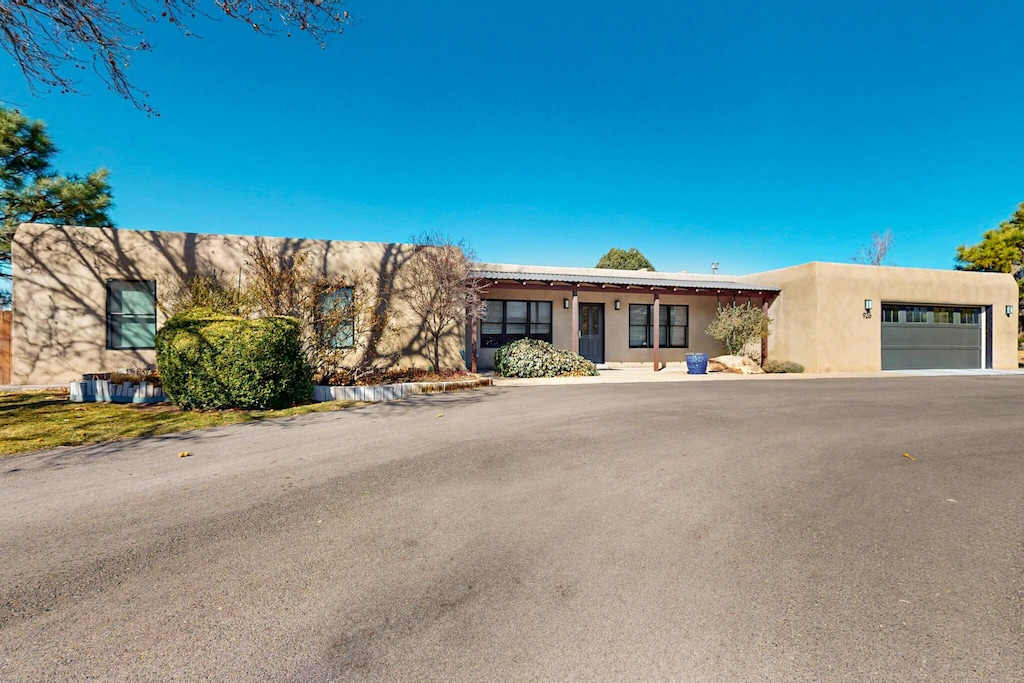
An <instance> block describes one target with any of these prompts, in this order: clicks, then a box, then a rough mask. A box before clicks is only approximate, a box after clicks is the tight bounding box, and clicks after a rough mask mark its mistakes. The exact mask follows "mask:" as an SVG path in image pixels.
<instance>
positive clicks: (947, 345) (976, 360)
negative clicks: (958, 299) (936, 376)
mask: <svg viewBox="0 0 1024 683" xmlns="http://www.w3.org/2000/svg"><path fill="white" fill-rule="evenodd" d="M981 332H982V315H981V309H980V308H972V307H964V306H923V305H919V304H885V303H883V304H882V369H883V370H920V369H926V368H980V367H981V361H982V353H981V348H982V334H981Z"/></svg>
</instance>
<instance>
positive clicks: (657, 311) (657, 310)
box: [654, 292, 661, 372]
mask: <svg viewBox="0 0 1024 683" xmlns="http://www.w3.org/2000/svg"><path fill="white" fill-rule="evenodd" d="M660 348H661V295H660V294H659V293H658V292H655V293H654V371H655V372H658V371H659V370H661V363H659V362H658V350H659V349H660Z"/></svg>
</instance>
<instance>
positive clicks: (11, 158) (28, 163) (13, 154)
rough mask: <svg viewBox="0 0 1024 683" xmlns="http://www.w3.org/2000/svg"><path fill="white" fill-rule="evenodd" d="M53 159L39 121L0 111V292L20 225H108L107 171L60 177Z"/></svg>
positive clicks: (8, 272)
mask: <svg viewBox="0 0 1024 683" xmlns="http://www.w3.org/2000/svg"><path fill="white" fill-rule="evenodd" d="M56 155H57V147H56V145H54V144H53V141H52V140H51V139H50V136H49V135H48V134H47V133H46V126H45V124H43V122H42V121H30V120H29V119H28V118H26V117H25V116H24V115H22V114H21V113H20V112H18V111H16V110H11V109H3V108H0V286H2V285H3V284H5V282H4V281H6V280H9V279H10V276H11V270H10V268H11V239H12V238H13V237H14V231H15V229H16V228H17V227H18V226H19V225H20V224H22V223H58V224H67V225H112V224H113V223H112V221H111V220H110V216H109V215H108V214H107V211H108V210H109V209H110V207H111V203H112V199H111V191H110V185H109V184H108V183H107V171H106V170H105V169H102V168H101V169H98V170H95V171H93V172H92V173H89V174H88V175H85V176H77V175H61V174H59V173H57V171H55V170H54V169H53V166H52V161H53V157H54V156H56ZM0 297H3V294H2V293H0Z"/></svg>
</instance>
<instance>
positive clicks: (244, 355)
mask: <svg viewBox="0 0 1024 683" xmlns="http://www.w3.org/2000/svg"><path fill="white" fill-rule="evenodd" d="M156 360H157V368H158V369H159V372H160V379H161V381H162V384H163V388H164V393H166V394H167V396H168V398H170V399H171V401H172V402H173V403H175V404H177V405H179V406H181V407H182V408H185V409H194V408H218V409H219V408H243V409H249V410H252V409H256V410H265V409H280V408H287V407H288V406H292V405H297V404H302V403H309V402H311V401H312V399H313V380H312V369H311V368H310V366H309V363H308V362H307V361H306V359H305V356H304V355H303V352H302V346H301V344H300V342H299V322H298V320H296V319H294V318H287V317H269V318H258V319H256V320H247V319H244V318H238V317H235V316H230V315H224V314H220V313H215V312H213V311H212V310H210V309H204V308H199V309H192V310H190V311H186V312H184V313H181V314H179V315H176V316H173V317H172V318H170V319H169V320H168V321H167V323H166V324H165V325H164V326H163V327H162V328H160V330H159V331H158V332H157V335H156Z"/></svg>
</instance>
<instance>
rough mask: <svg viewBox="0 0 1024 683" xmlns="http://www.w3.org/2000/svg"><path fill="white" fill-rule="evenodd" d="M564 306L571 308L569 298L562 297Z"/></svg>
mask: <svg viewBox="0 0 1024 683" xmlns="http://www.w3.org/2000/svg"><path fill="white" fill-rule="evenodd" d="M562 308H569V300H568V299H562Z"/></svg>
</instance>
